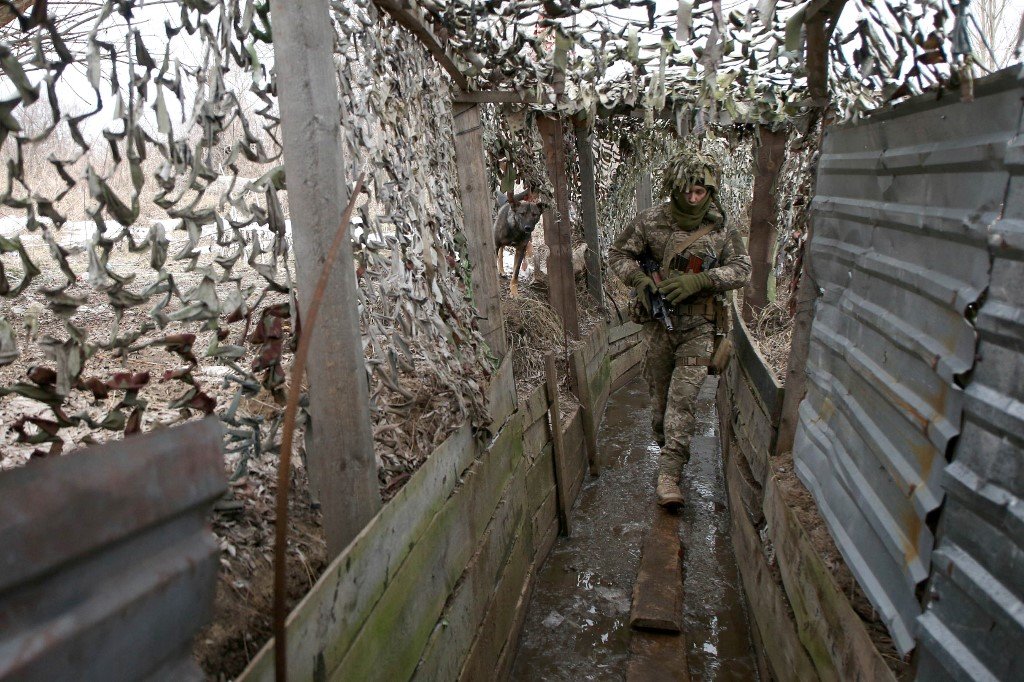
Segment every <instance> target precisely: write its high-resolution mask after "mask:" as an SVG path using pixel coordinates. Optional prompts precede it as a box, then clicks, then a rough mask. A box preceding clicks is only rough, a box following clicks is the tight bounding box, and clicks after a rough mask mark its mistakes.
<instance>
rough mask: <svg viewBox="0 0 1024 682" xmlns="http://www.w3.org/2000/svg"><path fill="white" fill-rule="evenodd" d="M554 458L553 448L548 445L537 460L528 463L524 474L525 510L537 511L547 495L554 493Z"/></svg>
mask: <svg viewBox="0 0 1024 682" xmlns="http://www.w3.org/2000/svg"><path fill="white" fill-rule="evenodd" d="M554 456H555V455H554V448H553V447H552V446H551V443H548V445H547V446H546V447H545V448H544V450H543V451H541V453H540V454H539V455H537V459H535V460H533V462H531V463H530V469H529V471H527V473H526V508H527V509H529V510H531V511H532V510H536V509H539V508H540V506H541V505H542V504H544V500H545V499H546V498H547V497H548V495H550V494H551V493H552V492H553V491H555V485H556V483H555V467H554ZM556 516H557V513H556Z"/></svg>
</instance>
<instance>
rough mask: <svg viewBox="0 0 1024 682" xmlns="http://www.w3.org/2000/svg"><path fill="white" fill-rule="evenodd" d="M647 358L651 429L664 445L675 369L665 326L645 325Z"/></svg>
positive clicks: (646, 376) (673, 356)
mask: <svg viewBox="0 0 1024 682" xmlns="http://www.w3.org/2000/svg"><path fill="white" fill-rule="evenodd" d="M646 326H647V330H646V331H647V334H646V336H647V356H646V357H645V358H644V377H645V378H646V379H647V388H648V390H649V391H650V394H651V428H652V429H654V439H655V440H656V441H657V442H658V445H664V444H665V430H664V423H665V406H666V405H667V404H668V388H669V383H670V382H671V381H672V370H673V369H674V368H675V362H676V360H675V350H676V349H675V344H674V343H673V342H672V339H671V338H670V336H671V335H670V334H669V332H668V330H667V329H665V325H663V324H661V323H660V322H648V323H647V325H646Z"/></svg>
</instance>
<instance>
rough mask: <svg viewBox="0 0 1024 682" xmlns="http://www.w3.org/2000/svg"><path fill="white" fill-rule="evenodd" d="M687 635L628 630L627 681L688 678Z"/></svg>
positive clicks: (679, 681)
mask: <svg viewBox="0 0 1024 682" xmlns="http://www.w3.org/2000/svg"><path fill="white" fill-rule="evenodd" d="M689 679H690V668H689V666H688V665H687V664H686V637H685V636H683V635H682V634H670V633H667V632H641V631H636V632H633V633H631V639H630V643H629V665H628V667H627V668H626V682H689Z"/></svg>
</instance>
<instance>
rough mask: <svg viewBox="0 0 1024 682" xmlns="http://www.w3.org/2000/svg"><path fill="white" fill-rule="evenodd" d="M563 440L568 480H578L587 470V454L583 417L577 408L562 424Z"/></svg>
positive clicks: (565, 469)
mask: <svg viewBox="0 0 1024 682" xmlns="http://www.w3.org/2000/svg"><path fill="white" fill-rule="evenodd" d="M562 442H563V443H564V444H565V460H564V464H565V468H564V471H565V473H566V480H567V481H574V480H576V477H577V476H581V475H582V474H583V472H584V471H586V466H585V465H586V460H587V455H586V452H585V451H584V448H583V417H582V414H581V412H580V409H579V408H578V407H577V408H575V409H574V410H573V411H572V413H571V414H569V418H568V419H566V420H564V424H563V425H562Z"/></svg>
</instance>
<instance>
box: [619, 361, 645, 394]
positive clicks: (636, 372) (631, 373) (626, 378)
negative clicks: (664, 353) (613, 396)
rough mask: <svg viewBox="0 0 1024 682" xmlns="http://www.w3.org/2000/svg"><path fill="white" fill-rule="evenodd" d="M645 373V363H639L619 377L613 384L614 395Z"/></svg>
mask: <svg viewBox="0 0 1024 682" xmlns="http://www.w3.org/2000/svg"><path fill="white" fill-rule="evenodd" d="M643 371H644V363H643V362H638V363H636V364H635V365H633V366H632V367H630V368H629V369H627V370H625V371H624V372H623V373H622V374H620V375H619V378H618V379H616V380H615V381H613V382H612V393H614V392H615V391H617V390H619V389H620V388H622V387H623V386H625V385H626V384H628V383H630V382H631V381H633V379H636V378H637V377H638V376H640V375H641V374H643Z"/></svg>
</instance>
